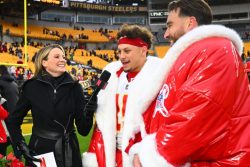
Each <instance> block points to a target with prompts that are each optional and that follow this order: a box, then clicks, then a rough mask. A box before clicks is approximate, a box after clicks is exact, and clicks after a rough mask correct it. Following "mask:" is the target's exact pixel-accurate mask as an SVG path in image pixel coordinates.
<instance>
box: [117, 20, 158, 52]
mask: <svg viewBox="0 0 250 167" xmlns="http://www.w3.org/2000/svg"><path fill="white" fill-rule="evenodd" d="M121 37H128V38H132V39H133V38H140V39H142V40H143V41H144V42H146V43H147V44H148V49H149V48H150V47H151V44H152V41H153V34H152V33H151V32H150V30H148V29H147V28H146V27H142V26H138V25H128V24H124V25H122V26H121V28H120V30H119V32H118V33H117V40H119V39H120V38H121Z"/></svg>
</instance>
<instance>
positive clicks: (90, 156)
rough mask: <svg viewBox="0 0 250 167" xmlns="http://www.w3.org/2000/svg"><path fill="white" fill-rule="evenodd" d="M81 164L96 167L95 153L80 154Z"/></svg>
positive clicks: (86, 166) (85, 166)
mask: <svg viewBox="0 0 250 167" xmlns="http://www.w3.org/2000/svg"><path fill="white" fill-rule="evenodd" d="M82 165H83V166H84V167H98V163H97V159H96V155H95V153H89V152H85V153H83V154H82Z"/></svg>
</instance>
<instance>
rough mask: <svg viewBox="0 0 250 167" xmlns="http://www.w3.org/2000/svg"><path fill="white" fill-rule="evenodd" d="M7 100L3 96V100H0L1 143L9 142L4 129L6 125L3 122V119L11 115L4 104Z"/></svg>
mask: <svg viewBox="0 0 250 167" xmlns="http://www.w3.org/2000/svg"><path fill="white" fill-rule="evenodd" d="M5 101H6V100H5V99H4V98H2V97H1V100H0V143H6V142H7V134H6V131H5V129H4V125H3V124H2V121H3V120H5V119H6V118H7V117H8V115H9V113H8V112H7V111H6V110H5V109H4V108H3V106H2V104H3V103H4V102H5Z"/></svg>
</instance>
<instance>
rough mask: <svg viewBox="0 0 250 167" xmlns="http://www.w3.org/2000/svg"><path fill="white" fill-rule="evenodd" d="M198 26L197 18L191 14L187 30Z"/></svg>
mask: <svg viewBox="0 0 250 167" xmlns="http://www.w3.org/2000/svg"><path fill="white" fill-rule="evenodd" d="M197 26H198V23H197V20H196V18H195V17H194V16H190V17H189V19H188V24H187V30H188V31H190V30H192V29H194V28H195V27H197Z"/></svg>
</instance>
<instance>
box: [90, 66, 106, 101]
mask: <svg viewBox="0 0 250 167" xmlns="http://www.w3.org/2000/svg"><path fill="white" fill-rule="evenodd" d="M110 76H111V73H110V72H108V71H106V70H104V71H103V73H102V74H101V76H100V78H99V79H98V80H97V82H96V88H95V90H94V91H93V93H92V95H91V97H90V98H89V100H88V103H89V102H90V101H91V100H92V99H93V97H95V96H97V94H98V93H99V92H100V90H101V89H105V87H106V86H107V84H108V80H109V78H110ZM88 103H87V104H88Z"/></svg>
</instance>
